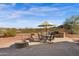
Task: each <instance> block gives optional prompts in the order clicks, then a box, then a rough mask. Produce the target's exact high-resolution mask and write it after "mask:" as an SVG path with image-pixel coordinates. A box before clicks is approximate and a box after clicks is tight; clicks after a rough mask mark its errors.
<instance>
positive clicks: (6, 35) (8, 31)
mask: <svg viewBox="0 0 79 59" xmlns="http://www.w3.org/2000/svg"><path fill="white" fill-rule="evenodd" d="M4 36H5V37H14V36H16V31H15V30H7V31H6V32H5V33H4Z"/></svg>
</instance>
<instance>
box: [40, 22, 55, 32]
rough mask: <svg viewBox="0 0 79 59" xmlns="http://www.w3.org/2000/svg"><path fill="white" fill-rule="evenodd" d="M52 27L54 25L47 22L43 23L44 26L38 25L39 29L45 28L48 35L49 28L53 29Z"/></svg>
mask: <svg viewBox="0 0 79 59" xmlns="http://www.w3.org/2000/svg"><path fill="white" fill-rule="evenodd" d="M52 26H54V25H52V24H50V23H48V22H47V21H45V22H43V23H42V24H40V25H38V27H44V28H45V30H46V33H47V29H48V27H52Z"/></svg>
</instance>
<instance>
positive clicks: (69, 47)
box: [0, 41, 79, 56]
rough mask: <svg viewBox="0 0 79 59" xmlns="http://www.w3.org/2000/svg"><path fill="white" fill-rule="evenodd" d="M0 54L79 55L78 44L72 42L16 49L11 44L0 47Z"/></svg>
mask: <svg viewBox="0 0 79 59" xmlns="http://www.w3.org/2000/svg"><path fill="white" fill-rule="evenodd" d="M0 55H1V56H79V45H78V44H75V43H73V42H67V41H63V42H57V43H53V44H48V43H45V44H39V45H34V46H30V47H26V48H21V49H16V48H14V47H13V46H11V47H9V48H2V49H0Z"/></svg>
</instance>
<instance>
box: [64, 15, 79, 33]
mask: <svg viewBox="0 0 79 59" xmlns="http://www.w3.org/2000/svg"><path fill="white" fill-rule="evenodd" d="M64 28H65V29H66V31H67V32H68V33H75V34H79V16H72V17H70V18H69V19H66V21H65V22H64Z"/></svg>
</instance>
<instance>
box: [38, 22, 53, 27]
mask: <svg viewBox="0 0 79 59" xmlns="http://www.w3.org/2000/svg"><path fill="white" fill-rule="evenodd" d="M38 26H39V27H49V26H54V25H52V24H49V23H48V22H47V21H45V22H43V23H42V24H40V25H38Z"/></svg>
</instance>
